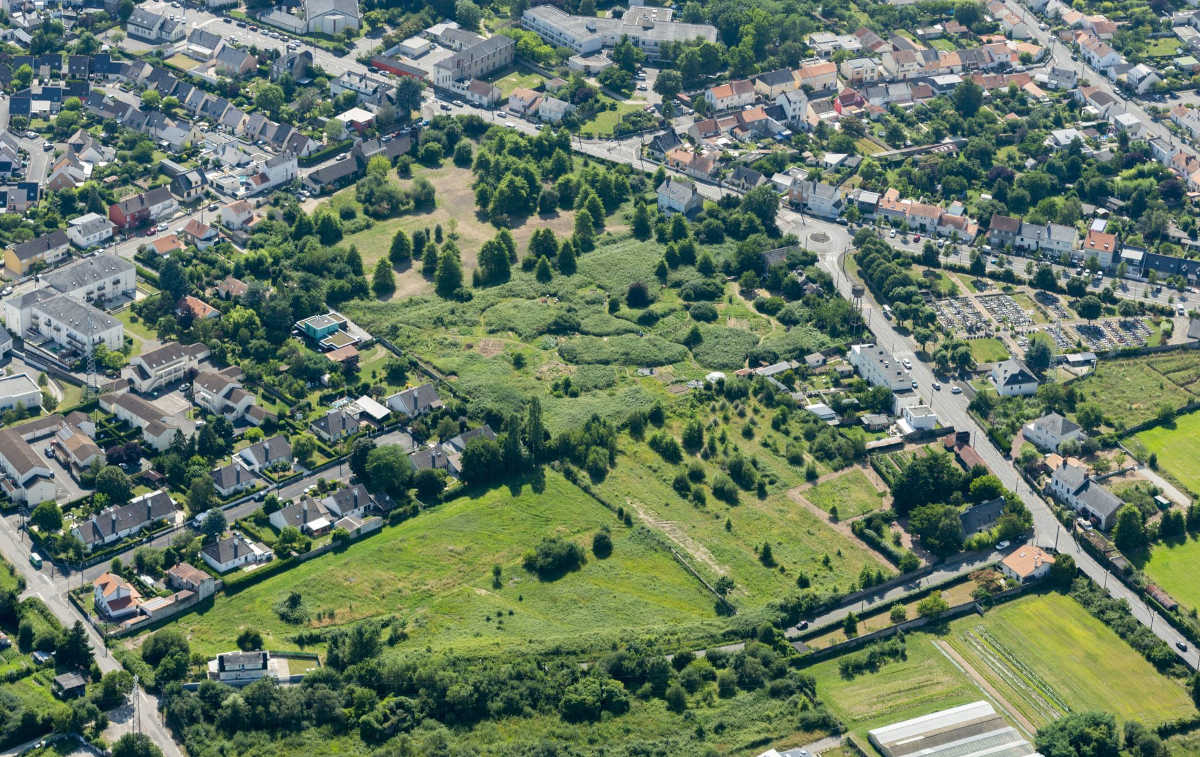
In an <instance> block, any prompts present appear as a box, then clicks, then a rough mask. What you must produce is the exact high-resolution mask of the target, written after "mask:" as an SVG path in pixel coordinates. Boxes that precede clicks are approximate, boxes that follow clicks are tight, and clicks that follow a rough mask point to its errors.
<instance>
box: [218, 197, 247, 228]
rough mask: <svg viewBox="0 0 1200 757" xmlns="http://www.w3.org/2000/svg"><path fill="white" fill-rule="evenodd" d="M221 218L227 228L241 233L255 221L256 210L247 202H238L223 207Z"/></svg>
mask: <svg viewBox="0 0 1200 757" xmlns="http://www.w3.org/2000/svg"><path fill="white" fill-rule="evenodd" d="M219 217H220V219H221V224H222V225H223V226H225V227H226V228H229V229H233V230H235V231H240V230H242V229H245V228H247V227H249V226H250V223H251V222H252V221H253V220H254V208H253V207H252V206H251V205H250V203H248V202H246V201H245V200H237V201H235V202H231V203H229V204H228V205H223V206H222V207H221V210H220V213H219Z"/></svg>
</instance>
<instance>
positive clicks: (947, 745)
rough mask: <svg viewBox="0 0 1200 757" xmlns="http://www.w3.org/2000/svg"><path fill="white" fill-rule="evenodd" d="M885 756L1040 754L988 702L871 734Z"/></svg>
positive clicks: (1003, 756) (1004, 756)
mask: <svg viewBox="0 0 1200 757" xmlns="http://www.w3.org/2000/svg"><path fill="white" fill-rule="evenodd" d="M867 736H868V737H869V738H870V739H871V744H872V745H874V746H875V748H876V749H878V750H879V751H880V753H882V754H883V755H884V757H918V756H919V757H1031V756H1032V755H1036V754H1037V752H1035V751H1034V748H1033V747H1032V746H1030V744H1029V742H1028V741H1026V740H1025V739H1024V737H1022V736H1021V734H1020V732H1019V731H1017V729H1016V728H1013V727H1012V726H1010V725H1009V724H1008V723H1006V722H1005V721H1004V718H1002V717H1001V716H1000V715H999V714H997V712H996V710H995V709H993V708H992V705H991V704H989V703H988V702H982V701H981V702H972V703H970V704H964V705H961V706H959V707H952V708H950V709H948V710H942V711H940V712H934V713H930V714H929V715H922V716H921V717H918V718H913V719H912V720H905V721H902V722H900V723H893V724H892V725H887V726H883V727H882V728H876V729H874V730H871V731H868V732H867Z"/></svg>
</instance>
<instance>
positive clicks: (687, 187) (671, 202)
mask: <svg viewBox="0 0 1200 757" xmlns="http://www.w3.org/2000/svg"><path fill="white" fill-rule="evenodd" d="M657 194H658V209H659V210H661V211H664V212H666V213H683V214H684V215H691V214H692V213H695V212H697V211H699V210H700V208H701V207H703V206H704V200H703V198H701V197H700V193H699V192H698V191H697V190H696V185H695V184H694V183H693V182H691V181H688V180H687V179H681V178H679V177H676V176H670V175H668V176H667V178H666V179H665V180H664V181H663V183H662V184H660V185H659V186H658V191H657Z"/></svg>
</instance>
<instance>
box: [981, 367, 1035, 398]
mask: <svg viewBox="0 0 1200 757" xmlns="http://www.w3.org/2000/svg"><path fill="white" fill-rule="evenodd" d="M988 378H989V379H990V380H991V382H992V386H993V387H995V389H996V392H997V393H999V394H1000V396H1001V397H1024V396H1028V395H1030V394H1034V393H1036V392H1037V388H1038V385H1039V383H1040V382H1039V381H1038V378H1037V376H1035V375H1033V372H1032V371H1030V370H1029V369H1028V368H1027V367H1025V363H1023V362H1022V361H1020V360H1017V359H1016V358H1010V359H1008V360H1004V361H1001V362H999V363H996V365H995V366H993V367H992V370H991V372H990V373H989V374H988Z"/></svg>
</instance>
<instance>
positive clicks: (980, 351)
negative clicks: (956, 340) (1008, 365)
mask: <svg viewBox="0 0 1200 757" xmlns="http://www.w3.org/2000/svg"><path fill="white" fill-rule="evenodd" d="M967 344H969V345H971V357H973V358H975V362H976V363H978V364H980V365H982V364H984V363H998V362H1000V361H1001V360H1008V358H1009V354H1008V348H1007V347H1005V346H1004V342H1001V341H1000V340H999V339H993V338H990V337H989V338H985V339H969V340H967Z"/></svg>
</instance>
